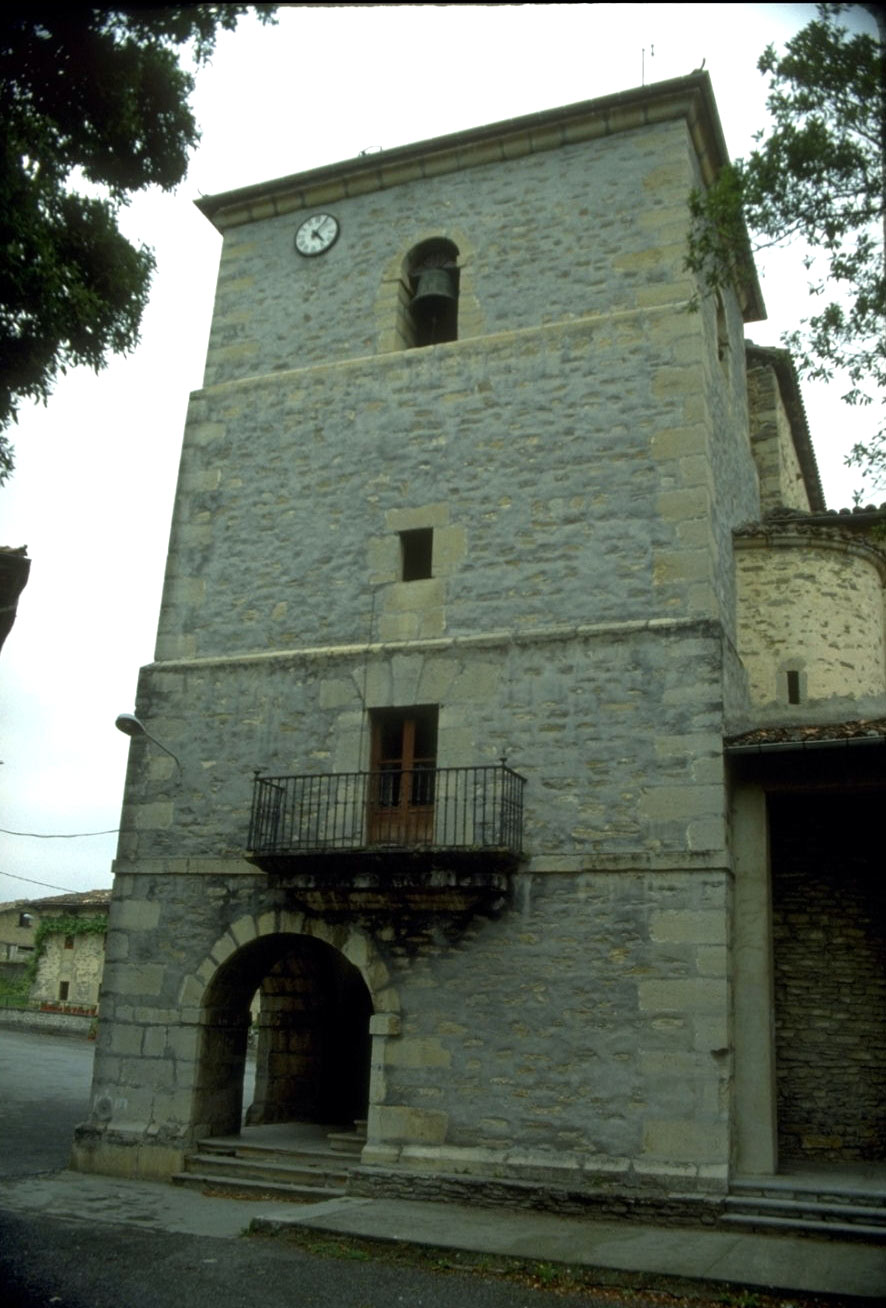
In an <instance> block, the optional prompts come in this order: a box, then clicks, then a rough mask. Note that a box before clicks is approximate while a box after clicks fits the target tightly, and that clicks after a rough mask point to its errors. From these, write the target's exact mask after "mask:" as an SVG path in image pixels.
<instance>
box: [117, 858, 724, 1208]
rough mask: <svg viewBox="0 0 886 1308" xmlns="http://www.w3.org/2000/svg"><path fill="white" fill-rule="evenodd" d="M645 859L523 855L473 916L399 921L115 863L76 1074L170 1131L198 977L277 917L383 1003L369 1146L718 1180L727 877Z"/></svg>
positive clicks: (186, 1085) (179, 1133)
mask: <svg viewBox="0 0 886 1308" xmlns="http://www.w3.org/2000/svg"><path fill="white" fill-rule="evenodd" d="M652 863H654V860H647V868H646V870H645V871H639V870H634V871H615V870H611V869H610V870H607V871H602V872H599V873H593V872H588V873H586V874H584V875H581V876H578V877H575V876H571V875H569V876H567V875H562V874H556V873H550V874H548V875H545V874H543V873H541V874H538V875H533V876H528V875H527V876H521V877H520V878H518V880H517V882H516V884H515V887H514V901H513V904H512V906H511V907H510V909H509V910H508V911H506V912H504V913H502V914H501V915H500V916H497V917H495V918H493V919H488V918H485V917H482V916H481V917H476V918H474V919H473V920H472V921H471V922H470V923H469V924H465V923H464V922H462V923H459V922H457V921H454V920H453V919H452V918H451V917H447V915H446V914H445V913H444V914H442V915H440V916H439V917H438V918H437V919H436V920H428V919H427V918H426V919H425V920H424V921H415V920H412V921H409V922H406V921H404V922H403V923H402V924H401V925H400V926H399V927H398V926H397V923H396V920H393V919H388V920H384V921H382V922H378V921H377V920H376V921H372V920H371V919H364V920H360V919H359V916H358V915H357V916H353V917H351V918H349V919H348V920H346V921H340V922H339V924H338V925H337V926H334V927H333V926H330V925H328V924H326V923H324V922H323V921H322V919H320V918H316V917H312V916H310V915H304V914H301V913H298V912H296V911H295V910H294V909H293V908H292V907H289V908H287V907H286V904H287V902H290V903H291V894H290V892H287V891H286V890H285V889H282V888H279V887H278V888H277V889H276V890H275V889H273V888H272V887H269V886H268V884H267V882H266V878H265V877H264V876H263V875H262V874H256V873H252V874H249V873H243V872H239V873H232V874H230V875H227V876H224V875H221V867H222V865H220V864H219V865H215V866H212V865H210V864H207V865H206V872H205V873H203V874H202V875H201V874H200V872H199V870H198V869H199V863H196V862H195V864H194V865H192V869H193V870H192V871H191V872H190V874H189V875H178V874H177V873H176V869H175V865H174V864H170V865H167V870H164V869H163V868H162V867H161V865H159V864H157V867H158V869H159V870H158V871H157V872H156V873H146V872H141V873H138V874H134V875H129V874H125V873H124V874H122V881H121V887H120V888H121V892H122V890H124V889H125V892H126V899H125V901H123V900H122V898H121V900H120V901H119V907H118V908H117V909H116V910H115V913H114V920H113V922H112V929H111V933H110V935H109V939H108V963H107V969H106V980H105V986H104V992H103V999H102V1010H101V1022H100V1028H99V1050H100V1057H99V1062H98V1071H97V1078H96V1083H95V1086H94V1089H93V1096H94V1107H95V1111H96V1115H97V1117H98V1119H99V1121H100V1122H101V1123H102V1131H103V1132H104V1134H105V1136H106V1138H108V1139H110V1140H117V1141H121V1140H126V1138H127V1133H128V1132H132V1138H133V1140H137V1141H138V1142H139V1143H141V1136H142V1134H143V1131H144V1123H145V1122H147V1123H153V1125H152V1126H151V1127H150V1130H149V1135H151V1134H154V1135H156V1132H157V1130H158V1129H159V1130H160V1134H161V1137H162V1139H163V1140H165V1142H166V1144H167V1145H168V1147H169V1148H174V1147H176V1146H178V1147H179V1148H182V1147H183V1145H184V1142H187V1141H188V1139H189V1134H188V1133H189V1125H190V1122H191V1114H192V1095H193V1093H194V1087H195V1084H196V1082H197V1079H198V1058H199V1039H200V1029H201V1007H200V1003H199V1002H198V1001H199V999H200V998H201V996H202V995H203V993H204V992H205V986H206V981H207V980H208V979H209V978H210V977H211V976H212V975H213V974H214V973H215V971H216V970H217V968H218V966H219V964H220V963H221V962H223V961H224V959H225V958H226V957H230V956H231V954H232V952H234V951H236V950H237V948H238V947H239V948H243V947H245V946H247V945H249V944H250V943H251V942H252V941H253V940H255V939H256V938H257V937H259V936H260V935H261V934H262V933H263V932H264V933H270V934H274V935H279V934H281V933H286V932H287V931H289V932H292V933H293V941H292V943H293V947H295V945H296V944H297V940H296V934H298V935H314V936H315V937H318V938H320V939H325V940H327V941H329V943H333V944H334V945H335V946H336V947H337V948H339V949H340V950H342V952H343V953H345V955H346V956H347V957H349V958H350V959H351V961H353V962H355V964H357V965H358V966H359V968H360V971H361V973H362V974H363V977H364V979H365V980H366V983H367V985H368V987H369V990H370V995H371V998H372V1001H373V1007H374V1009H375V1012H376V1014H378V1015H381V1016H384V1015H385V1014H389V1015H390V1014H397V1015H398V1023H397V1024H396V1025H394V1026H390V1025H388V1026H383V1025H382V1026H379V1027H377V1028H376V1030H377V1032H378V1038H376V1041H375V1048H374V1051H373V1058H374V1064H375V1066H374V1073H373V1083H372V1093H371V1101H370V1109H369V1111H370V1129H371V1139H373V1140H374V1141H375V1147H374V1149H373V1151H372V1154H371V1157H369V1158H368V1161H375V1162H376V1163H385V1162H392V1161H399V1162H405V1163H411V1164H413V1165H415V1164H416V1163H419V1164H420V1165H423V1166H426V1167H428V1168H430V1169H431V1170H450V1171H453V1170H454V1171H465V1172H475V1171H481V1170H484V1169H486V1170H488V1169H490V1168H492V1169H494V1168H495V1167H505V1168H506V1170H509V1171H511V1172H512V1173H514V1174H525V1175H527V1176H529V1177H532V1176H540V1175H541V1174H542V1173H546V1174H549V1175H555V1174H560V1175H567V1174H568V1175H569V1176H570V1177H571V1179H572V1180H573V1181H574V1182H575V1183H577V1184H578V1185H579V1186H581V1185H583V1184H588V1183H590V1182H591V1181H593V1180H594V1179H595V1178H599V1179H606V1178H608V1179H609V1180H616V1181H618V1180H622V1181H627V1182H628V1183H630V1184H632V1185H637V1184H641V1185H642V1184H655V1185H657V1184H671V1183H673V1181H674V1180H675V1179H681V1180H683V1181H685V1182H687V1183H689V1184H692V1185H696V1184H697V1185H700V1186H702V1188H703V1187H705V1186H713V1187H716V1186H718V1185H722V1183H723V1180H724V1178H725V1170H726V1160H727V1154H728V1107H727V1102H728V1093H727V1092H728V1085H729V1078H730V1075H731V1064H730V1058H729V1052H728V1050H729V1021H728V1011H729V1002H728V981H727V948H726V918H727V903H726V901H727V898H728V893H729V890H728V884H729V883H728V877H727V876H726V875H725V874H724V872H723V870H722V869H721V868H717V867H716V866H713V865H710V866H707V867H705V860H701V861H697V862H696V866H694V867H692V868H689V869H687V870H683V871H674V870H671V871H661V870H657V869H655V868H652V867H651V864H652ZM235 866H236V865H235ZM296 897H297V896H296ZM375 1020H376V1019H373V1021H375ZM134 1124H138V1126H139V1129H138V1130H136V1131H133V1130H132V1127H133V1125H134ZM134 1147H138V1145H137V1144H136V1145H135V1146H134Z"/></svg>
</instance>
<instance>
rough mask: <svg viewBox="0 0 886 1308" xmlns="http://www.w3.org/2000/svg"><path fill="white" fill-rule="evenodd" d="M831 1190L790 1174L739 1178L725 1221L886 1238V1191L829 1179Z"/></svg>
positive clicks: (833, 1235)
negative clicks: (792, 1176)
mask: <svg viewBox="0 0 886 1308" xmlns="http://www.w3.org/2000/svg"><path fill="white" fill-rule="evenodd" d="M826 1186H827V1188H826V1190H825V1189H822V1190H819V1189H815V1188H814V1187H813V1186H811V1185H809V1184H808V1183H807V1184H805V1185H804V1184H803V1183H802V1182H798V1181H797V1179H796V1178H791V1177H787V1176H786V1177H772V1178H766V1180H763V1179H761V1178H753V1179H748V1180H734V1181H733V1182H732V1185H731V1186H730V1193H729V1194H728V1195H727V1197H726V1200H725V1203H724V1211H723V1221H724V1223H728V1224H731V1225H733V1226H744V1227H753V1228H754V1229H756V1230H773V1231H774V1230H778V1231H798V1232H805V1233H811V1234H815V1235H822V1236H826V1237H828V1238H830V1239H834V1238H839V1239H856V1240H859V1239H864V1240H868V1241H873V1242H875V1243H883V1242H886V1194H884V1193H882V1192H881V1191H879V1190H878V1189H876V1188H870V1189H869V1188H868V1187H864V1188H863V1189H862V1188H859V1187H858V1186H853V1185H851V1184H850V1185H843V1186H841V1185H840V1184H839V1183H831V1182H826Z"/></svg>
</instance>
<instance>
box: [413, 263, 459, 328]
mask: <svg viewBox="0 0 886 1308" xmlns="http://www.w3.org/2000/svg"><path fill="white" fill-rule="evenodd" d="M456 275H457V273H456V269H455V268H421V269H419V271H418V272H416V273H415V274H414V284H415V291H414V293H413V296H412V302H411V304H410V309H411V310H412V320H413V323H414V324H415V327H416V333H417V340H416V344H420V345H433V344H436V343H438V342H440V341H447V340H454V339H455V324H456V317H457V309H458V285H457V282H456V280H455V278H456Z"/></svg>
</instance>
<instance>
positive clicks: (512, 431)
mask: <svg viewBox="0 0 886 1308" xmlns="http://www.w3.org/2000/svg"><path fill="white" fill-rule="evenodd" d="M701 341H702V337H701V333H700V322H699V319H698V318H695V317H692V316H690V315H688V314H682V313H679V312H675V311H673V310H671V311H664V310H662V311H660V312H650V313H645V314H642V315H639V314H632V315H627V316H623V317H619V318H618V319H616V320H612V319H608V318H607V319H600V320H585V321H583V322H581V323H575V324H570V325H567V326H563V327H555V328H544V329H539V330H538V331H527V332H526V333H525V334H522V335H521V336H519V337H516V336H514V335H508V336H505V337H500V338H493V339H491V340H488V339H487V340H483V341H477V342H455V343H453V344H451V345H446V346H438V347H432V348H431V349H428V350H420V351H412V352H406V353H402V354H392V355H387V356H385V358H384V359H376V360H359V361H356V362H354V363H353V364H348V365H338V366H330V367H328V368H325V367H318V368H314V369H311V370H310V371H307V372H303V373H289V374H285V375H277V376H274V377H266V378H262V379H260V380H257V381H254V382H250V383H242V384H238V385H234V386H231V387H221V388H218V389H217V390H215V391H213V392H212V393H209V392H203V393H201V394H199V395H197V396H195V397H194V398H193V399H192V403H191V409H190V417H189V424H188V430H187V433H186V440H185V448H184V451H183V457H182V469H181V474H180V482H179V492H178V496H177V500H176V508H175V516H174V522H173V530H172V537H171V551H170V560H169V565H168V570H167V582H166V589H165V593H164V603H163V611H162V615H161V621H160V628H159V635H158V642H157V657H158V659H170V658H173V659H175V658H182V657H185V658H188V657H194V656H200V655H219V654H227V653H233V652H240V651H246V650H256V651H257V650H263V651H264V650H279V649H292V648H298V647H300V646H306V645H307V646H325V645H337V644H345V643H353V642H355V641H365V640H373V639H379V638H381V639H385V640H391V639H394V640H396V639H410V638H413V637H414V636H416V635H421V636H435V635H442V634H444V633H446V634H453V635H461V634H473V633H475V632H477V631H489V630H496V629H498V628H503V627H505V628H508V629H512V628H524V627H539V626H550V625H552V624H556V623H574V622H575V621H582V622H587V621H591V622H598V621H607V620H613V619H618V620H625V619H631V618H635V619H636V618H644V619H645V618H647V617H649V616H654V615H661V616H670V615H672V614H673V615H676V614H679V615H680V616H689V615H691V614H694V615H699V616H715V614H716V613H717V610H718V607H719V604H720V594H721V582H720V579H719V571H720V569H722V568H724V567H726V566H727V565H728V568H729V571H730V573H731V557H730V555H729V554H728V553H726V551H727V550H731V543H730V542H728V541H727V543H726V544H725V545H724V543H723V542H722V541H718V542H716V543H715V541H714V539H713V538H712V535H711V527H710V522H709V505H710V498H711V493H712V480H711V469H710V452H709V450H708V444H707V442H708V436H707V414H706V412H705V408H704V405H703V402H702V399H701V397H700V396H699V394H698V391H697V389H696V386H695V383H696V382H697V381H698V380H699V367H700V364H699V366H698V367H693V366H691V365H689V364H686V365H683V364H681V363H680V362H678V361H679V360H680V359H681V358H682V357H683V356H684V355H687V354H690V353H696V354H698V355H699V356H700V353H701ZM641 361H642V362H641ZM626 369H629V370H630V373H631V383H630V385H627V384H626V381H627V376H626ZM748 458H749V456H748ZM406 508H408V509H409V510H410V514H411V518H410V521H409V524H408V525H409V526H429V527H433V528H434V531H435V545H434V549H435V568H434V576H433V578H432V579H431V580H430V581H428V582H418V583H409V586H410V588H411V589H410V591H409V595H410V596H417V597H418V603H419V606H420V607H423V608H425V609H427V610H429V612H428V614H427V615H426V618H425V620H424V621H423V623H422V624H421V625H420V626H417V625H416V622H415V620H413V619H410V618H407V617H404V616H401V615H402V613H403V611H404V602H405V600H406V594H405V592H402V591H401V592H400V594H399V595H398V594H397V593H396V592H395V591H394V590H392V589H391V587H392V585H393V584H394V583H393V581H392V577H393V575H394V572H393V566H392V564H393V563H394V562H395V560H396V551H397V549H398V537H397V531H398V530H400V529H402V526H401V522H402V514H403V510H404V509H406ZM747 513H748V507H747V506H746V505H744V504H741V505H740V506H738V507H736V509H735V510H734V511H733V512H732V514H731V515H730V520H729V521H728V522H727V523H726V524H725V526H728V530H729V532H731V529H732V527H733V526H736V525H738V521H740V520H741V521H743V520H746V518H747ZM403 525H405V524H403ZM727 535H728V533H727ZM715 576H716V580H715ZM415 602H416V601H415V600H414V599H410V603H411V604H412V605H413V607H414V605H415ZM408 607H409V606H408V605H406V608H407V609H408Z"/></svg>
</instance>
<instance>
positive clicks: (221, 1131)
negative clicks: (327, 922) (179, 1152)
mask: <svg viewBox="0 0 886 1308" xmlns="http://www.w3.org/2000/svg"><path fill="white" fill-rule="evenodd" d="M250 1008H252V1015H251V1013H250ZM371 1016H372V1000H371V997H370V994H369V990H368V989H367V986H366V983H365V981H364V980H363V977H362V976H361V974H360V972H359V971H358V969H357V968H356V967H354V966H353V964H351V963H349V962H348V960H347V959H346V958H345V957H344V955H343V954H341V953H339V951H338V950H336V949H334V948H333V947H332V946H331V945H328V944H326V943H325V942H323V941H321V940H317V939H314V938H313V937H310V936H301V935H289V934H278V935H271V936H265V937H262V938H261V939H258V940H254V941H252V942H251V943H250V944H248V945H245V946H244V947H243V948H242V949H240V950H238V951H237V952H236V953H235V954H233V955H232V956H231V958H230V959H228V960H227V962H226V963H224V964H223V965H222V966H221V967H220V968H219V970H218V972H217V973H216V975H215V977H214V978H213V979H212V981H211V982H210V984H209V986H208V987H207V990H206V995H205V998H204V1003H203V1014H202V1018H203V1021H202V1039H201V1050H200V1056H199V1066H198V1074H197V1086H196V1091H195V1105H194V1108H195V1112H194V1122H195V1124H196V1125H197V1127H198V1129H199V1131H200V1132H201V1133H203V1134H206V1135H236V1134H238V1133H239V1131H240V1127H241V1122H243V1120H244V1117H245V1122H246V1124H248V1125H258V1124H265V1123H270V1122H303V1123H315V1124H322V1125H329V1126H336V1127H341V1126H348V1125H353V1123H354V1122H355V1121H361V1120H364V1119H365V1118H366V1115H367V1108H368V1101H369V1062H370V1036H369V1019H370V1017H371ZM252 1023H254V1032H253V1035H254V1041H253V1042H250V1041H249V1032H250V1025H251V1024H252ZM250 1043H252V1044H253V1045H254V1051H255V1077H254V1090H253V1093H252V1099H251V1102H250V1103H249V1104H247V1105H244V1102H243V1089H244V1080H245V1073H246V1063H247V1048H248V1045H249V1044H250ZM250 1080H251V1077H250V1078H247V1083H248V1081H250ZM244 1107H245V1110H246V1111H245V1114H244Z"/></svg>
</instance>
